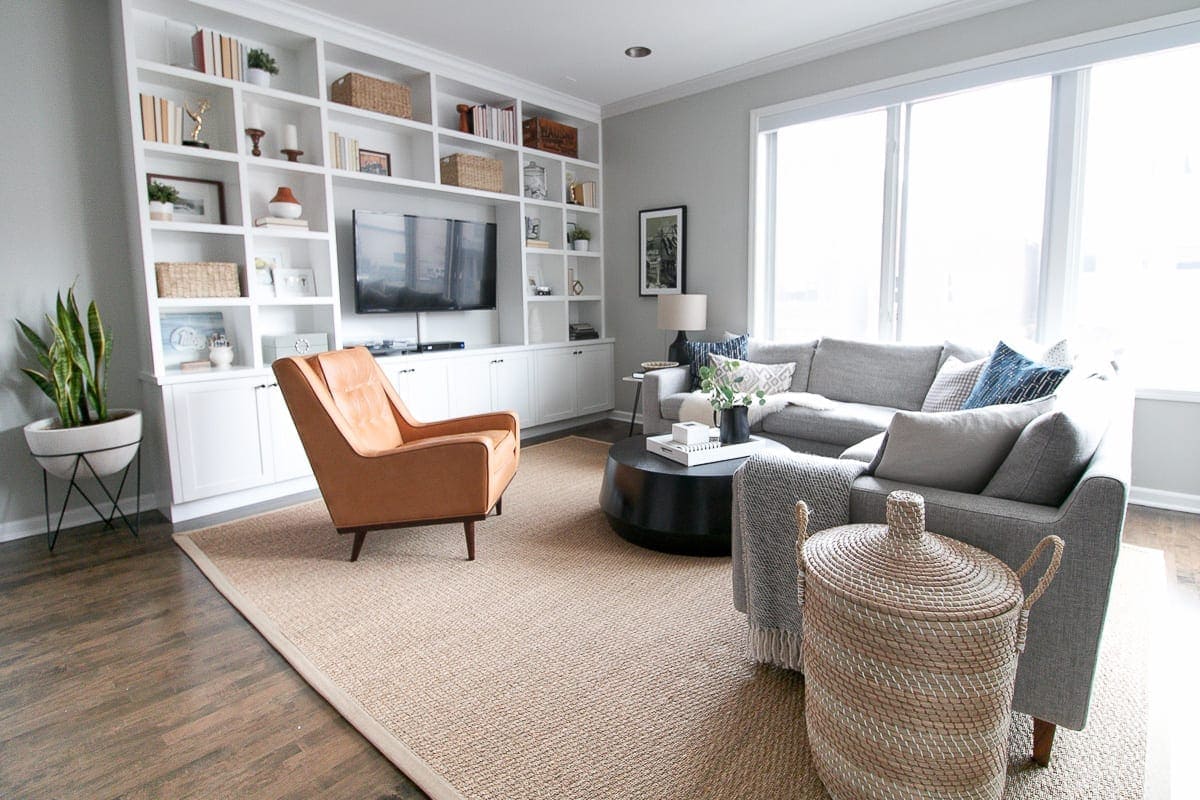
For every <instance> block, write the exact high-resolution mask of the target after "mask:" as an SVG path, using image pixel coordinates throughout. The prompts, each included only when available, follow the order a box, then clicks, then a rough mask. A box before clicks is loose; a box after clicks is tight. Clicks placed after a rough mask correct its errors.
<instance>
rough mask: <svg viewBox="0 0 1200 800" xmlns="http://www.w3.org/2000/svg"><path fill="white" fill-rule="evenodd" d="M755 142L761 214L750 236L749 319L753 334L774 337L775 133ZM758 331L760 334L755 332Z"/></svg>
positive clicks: (776, 180) (776, 162)
mask: <svg viewBox="0 0 1200 800" xmlns="http://www.w3.org/2000/svg"><path fill="white" fill-rule="evenodd" d="M759 144H760V146H761V147H762V150H761V152H760V154H759V163H758V185H759V189H760V192H761V195H760V197H759V198H758V199H759V203H760V205H759V207H760V208H761V209H762V217H761V218H760V219H759V220H757V224H756V228H757V230H756V231H754V236H755V237H756V240H757V244H758V252H759V257H758V261H759V264H760V265H761V269H760V270H759V277H758V281H757V283H756V285H755V287H754V292H755V299H754V303H755V308H756V311H757V313H756V314H755V317H756V318H754V319H751V320H750V323H751V326H750V327H751V328H753V329H754V330H755V335H757V336H765V337H766V338H774V336H775V274H776V270H775V235H776V228H775V226H776V210H777V202H778V186H779V175H778V174H777V166H778V156H777V153H778V136H777V134H776V132H775V131H772V132H771V133H768V134H765V135H763V136H762V137H761V138H760V140H759ZM759 331H761V333H760V332H759Z"/></svg>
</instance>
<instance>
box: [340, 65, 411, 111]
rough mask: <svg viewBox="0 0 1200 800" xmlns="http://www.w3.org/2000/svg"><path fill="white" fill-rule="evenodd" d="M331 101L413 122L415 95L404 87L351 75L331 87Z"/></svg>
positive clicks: (343, 77) (347, 74)
mask: <svg viewBox="0 0 1200 800" xmlns="http://www.w3.org/2000/svg"><path fill="white" fill-rule="evenodd" d="M329 99H330V100H332V101H333V102H335V103H341V104H343V105H347V106H354V107H355V108H365V109H367V110H368V111H378V112H379V113H380V114H389V115H391V116H393V117H402V118H404V119H412V92H411V91H410V90H409V88H408V87H407V86H405V85H404V84H402V83H392V82H391V81H385V80H383V79H382V78H372V77H371V76H370V75H362V74H360V73H358V72H347V73H346V74H345V75H343V76H342V77H340V78H338V79H337V80H336V81H334V82H333V84H332V85H331V86H330V87H329Z"/></svg>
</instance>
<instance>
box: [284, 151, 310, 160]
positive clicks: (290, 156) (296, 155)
mask: <svg viewBox="0 0 1200 800" xmlns="http://www.w3.org/2000/svg"><path fill="white" fill-rule="evenodd" d="M279 152H281V153H283V154H284V155H285V156H287V160H288V161H299V160H300V156H302V155H304V151H303V150H289V149H283V150H280V151H279Z"/></svg>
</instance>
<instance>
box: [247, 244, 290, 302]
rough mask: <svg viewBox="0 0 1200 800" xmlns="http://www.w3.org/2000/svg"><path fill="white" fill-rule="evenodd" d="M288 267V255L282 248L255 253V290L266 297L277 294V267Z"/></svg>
mask: <svg viewBox="0 0 1200 800" xmlns="http://www.w3.org/2000/svg"><path fill="white" fill-rule="evenodd" d="M286 268H287V256H286V254H285V253H284V252H283V251H282V250H260V251H258V252H257V253H255V254H254V285H255V286H256V287H257V288H256V289H255V291H256V292H257V293H259V294H262V295H263V296H265V297H274V296H275V275H274V272H275V270H277V269H286Z"/></svg>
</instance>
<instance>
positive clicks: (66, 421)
mask: <svg viewBox="0 0 1200 800" xmlns="http://www.w3.org/2000/svg"><path fill="white" fill-rule="evenodd" d="M54 305H55V313H54V316H53V317H51V316H50V315H49V314H47V315H46V322H47V324H48V325H49V329H50V334H51V335H50V337H49V340H48V341H47V340H46V339H43V338H42V337H41V335H39V334H38V333H37V331H35V330H33V329H32V328H31V327H29V326H28V325H26V324H25V323H24V322H21V320H17V326H18V327H19V328H20V329H21V333H23V334H24V335H25V339H26V340H27V341H28V342H29V344H30V345H31V347H32V349H33V354H34V357H35V358H36V360H37V362H38V366H39V367H40V369H34V368H32V367H22V368H21V371H22V372H24V373H25V374H26V375H28V376H29V378H30V380H32V381H33V382H34V383H35V384H36V385H37V387H38V388H39V389H41V390H42V391H43V392H45V393H46V396H47V397H49V398H50V399H51V400H52V401H53V402H54V406H55V408H56V409H57V410H58V416H57V417H46V418H45V419H40V420H37V421H36V422H31V423H29V424H28V425H26V426H25V442H26V444H28V445H29V452H30V453H31V454H33V456H34V458H36V459H37V461H38V463H39V464H41V465H42V467H43V468H44V469H45V470H46V471H47V472H49V473H51V474H52V475H57V476H58V477H60V478H63V479H66V480H69V479H70V478H71V477H72V475H73V474H76V473H78V475H80V476H83V477H91V474H90V473H92V472H94V473H95V476H96V477H98V478H99V477H104V476H105V475H111V474H113V473H114V472H120V471H121V470H123V469H125V467H126V466H128V465H129V462H130V461H132V460H133V457H134V455H136V454H137V448H138V442H139V441H141V438H142V412H141V411H138V410H136V409H128V408H123V409H110V408H109V407H108V364H109V361H110V360H111V359H112V332H111V331H110V330H106V329H105V328H104V323H103V322H102V321H101V319H100V312H99V311H98V310H97V309H96V303H95V301H93V302H92V303H90V304H89V305H88V309H87V323H86V328H85V325H84V318H83V317H82V315H81V314H80V313H79V305H78V304H77V303H76V302H75V287H74V286H72V287H71V288H70V289H69V290H68V291H67V299H66V301H64V300H63V298H62V295H61V294H59V295H58V296H57V297H56V298H55V304H54ZM89 344H90V345H91V348H90V349H91V352H90V354H89V352H88V351H89ZM80 453H83V454H86V456H85V457H86V459H87V463H88V466H89V467H90V470H89V469H88V467H85V466H83V464H81V463H80V464H77V463H76V461H77V456H78V454H80Z"/></svg>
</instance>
